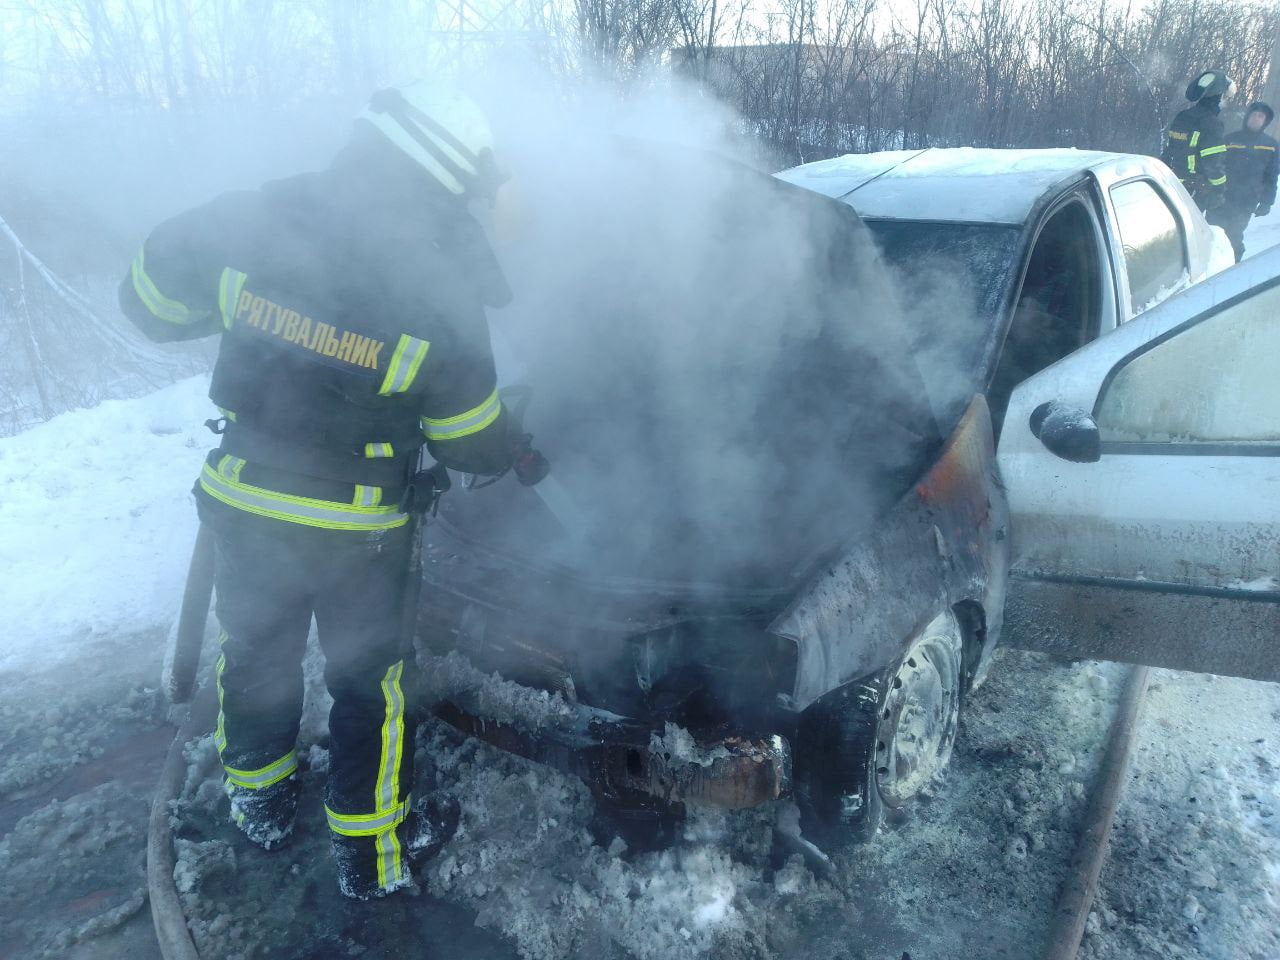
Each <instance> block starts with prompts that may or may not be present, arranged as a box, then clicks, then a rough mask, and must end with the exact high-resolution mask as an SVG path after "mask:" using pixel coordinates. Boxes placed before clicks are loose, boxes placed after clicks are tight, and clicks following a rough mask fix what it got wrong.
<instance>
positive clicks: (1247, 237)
mask: <svg viewBox="0 0 1280 960" xmlns="http://www.w3.org/2000/svg"><path fill="white" fill-rule="evenodd" d="M1277 243H1280V206H1277V207H1275V208H1274V209H1273V210H1272V211H1271V212H1270V213H1269V214H1267V215H1266V216H1265V217H1255V218H1254V219H1253V220H1251V221H1250V222H1249V227H1248V229H1247V230H1245V232H1244V255H1245V256H1246V257H1252V256H1254V255H1255V254H1258V253H1261V252H1262V251H1263V250H1266V249H1267V248H1268V247H1274V246H1275V245H1276V244H1277Z"/></svg>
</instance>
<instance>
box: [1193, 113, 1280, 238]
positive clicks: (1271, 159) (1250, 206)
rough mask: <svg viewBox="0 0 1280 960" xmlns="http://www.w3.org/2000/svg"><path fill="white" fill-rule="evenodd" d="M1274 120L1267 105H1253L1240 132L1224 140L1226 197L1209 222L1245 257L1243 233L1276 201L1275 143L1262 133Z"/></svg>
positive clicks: (1277, 168)
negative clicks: (1225, 145)
mask: <svg viewBox="0 0 1280 960" xmlns="http://www.w3.org/2000/svg"><path fill="white" fill-rule="evenodd" d="M1274 118H1275V111H1273V110H1272V109H1271V107H1269V106H1268V105H1267V104H1265V103H1261V102H1254V103H1251V104H1249V107H1248V109H1247V110H1245V112H1244V123H1243V124H1242V125H1241V127H1240V129H1239V130H1237V131H1236V132H1235V133H1233V134H1231V135H1230V136H1229V137H1227V195H1226V199H1224V200H1223V202H1222V206H1220V207H1218V208H1217V209H1216V210H1214V211H1213V212H1212V214H1211V215H1210V217H1209V222H1210V223H1214V224H1217V225H1218V226H1220V227H1222V229H1223V232H1225V233H1226V235H1227V238H1228V239H1229V240H1230V241H1231V249H1232V250H1234V251H1235V254H1236V263H1239V262H1240V260H1241V258H1243V257H1244V231H1245V228H1246V227H1248V226H1249V220H1250V219H1251V218H1253V217H1265V216H1266V215H1267V214H1268V213H1270V212H1271V205H1272V204H1273V203H1275V201H1276V175H1277V173H1280V159H1278V158H1277V156H1276V141H1275V139H1274V138H1272V137H1270V136H1268V135H1267V134H1266V133H1264V132H1263V131H1264V130H1266V128H1267V125H1268V124H1269V123H1271V121H1272V120H1273V119H1274Z"/></svg>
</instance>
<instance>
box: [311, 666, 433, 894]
mask: <svg viewBox="0 0 1280 960" xmlns="http://www.w3.org/2000/svg"><path fill="white" fill-rule="evenodd" d="M403 676H404V661H403V660H400V661H398V662H396V663H393V664H392V665H391V666H390V667H388V668H387V672H386V675H385V676H384V677H383V678H382V697H383V702H384V713H383V721H382V730H381V737H380V741H381V749H380V755H379V758H378V775H377V779H376V780H375V781H374V794H373V811H372V812H371V813H354V814H353V813H339V812H337V811H336V810H334V809H333V808H332V807H330V806H328V805H327V804H326V805H325V814H326V815H327V817H328V820H329V829H331V830H332V831H333V832H334V833H337V834H340V835H342V836H344V837H370V838H372V840H373V844H374V851H375V853H374V855H375V857H376V858H377V870H378V886H380V887H383V888H390V887H395V886H398V885H400V884H401V883H403V882H404V880H405V879H406V875H407V873H408V865H407V864H406V862H405V859H404V856H403V851H402V850H401V847H400V838H399V837H398V836H397V835H396V827H398V826H399V825H400V824H401V823H402V822H403V821H404V819H405V817H406V816H408V813H409V804H410V798H409V796H407V795H406V796H405V797H404V799H403V800H402V799H400V798H399V796H398V794H399V792H400V768H401V764H402V762H403V757H404V751H405V750H406V749H410V750H411V749H413V745H412V744H406V743H405V723H404V719H405V718H404V712H405V699H404V689H403V688H402V686H401V683H400V681H401V678H402V677H403Z"/></svg>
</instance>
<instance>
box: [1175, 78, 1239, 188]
mask: <svg viewBox="0 0 1280 960" xmlns="http://www.w3.org/2000/svg"><path fill="white" fill-rule="evenodd" d="M1235 89H1236V85H1235V84H1234V83H1232V82H1231V80H1230V78H1229V77H1228V76H1227V75H1226V73H1224V72H1223V71H1221V70H1206V71H1205V72H1204V73H1202V74H1200V76H1198V77H1196V78H1195V79H1194V80H1192V81H1191V83H1190V85H1189V86H1188V87H1187V99H1188V100H1190V101H1191V102H1192V104H1193V105H1192V106H1190V107H1187V108H1186V109H1185V110H1182V111H1180V112H1179V113H1178V115H1177V116H1176V117H1174V118H1173V122H1172V123H1170V124H1169V129H1168V131H1167V132H1166V134H1165V141H1164V150H1163V151H1162V152H1161V153H1160V159H1161V160H1163V161H1164V162H1165V163H1166V164H1168V166H1169V169H1170V170H1172V171H1173V172H1174V173H1175V174H1177V176H1178V179H1179V180H1181V181H1182V185H1183V186H1184V187H1186V188H1187V192H1188V193H1190V194H1191V196H1192V198H1193V199H1194V200H1195V202H1196V205H1197V206H1198V207H1199V208H1200V209H1201V210H1206V211H1207V210H1212V209H1213V208H1214V207H1217V206H1219V205H1220V204H1221V203H1222V201H1223V198H1224V188H1225V187H1226V184H1227V169H1226V152H1227V146H1226V143H1225V142H1224V140H1223V128H1222V121H1221V120H1219V119H1218V113H1219V111H1220V110H1221V109H1222V101H1223V100H1224V99H1227V100H1229V99H1231V96H1232V95H1233V94H1234V93H1235Z"/></svg>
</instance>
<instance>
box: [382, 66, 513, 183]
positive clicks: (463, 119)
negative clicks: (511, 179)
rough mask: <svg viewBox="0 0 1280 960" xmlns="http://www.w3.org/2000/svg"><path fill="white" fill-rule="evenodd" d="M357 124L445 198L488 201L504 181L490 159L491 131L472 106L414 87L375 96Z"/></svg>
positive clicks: (435, 89)
mask: <svg viewBox="0 0 1280 960" xmlns="http://www.w3.org/2000/svg"><path fill="white" fill-rule="evenodd" d="M358 119H360V120H365V121H368V122H369V123H371V124H372V125H373V126H374V128H376V129H377V130H378V132H379V133H381V134H382V135H383V136H384V137H386V138H387V139H388V140H390V141H391V142H392V143H393V144H394V145H395V146H396V147H398V148H399V149H400V150H401V151H403V152H404V153H405V154H406V155H408V156H409V157H410V159H412V160H413V161H414V162H415V163H417V164H418V165H419V166H421V167H422V168H423V169H424V170H426V171H427V173H429V174H431V176H433V177H434V178H435V179H436V180H438V181H439V182H440V183H441V184H443V185H444V187H445V189H447V190H448V191H449V192H450V193H454V194H457V195H459V196H465V197H467V198H468V199H474V198H480V199H489V200H492V199H493V197H494V196H495V195H496V193H497V191H498V187H499V186H501V184H502V182H503V180H505V179H506V178H505V177H504V176H503V175H502V174H501V173H500V172H499V170H498V165H497V162H496V161H495V159H494V155H493V130H492V129H491V128H490V126H489V121H488V119H487V118H486V117H485V115H484V112H483V111H482V110H481V109H480V107H479V106H478V105H477V104H476V102H475V101H474V100H472V99H471V98H470V97H468V96H465V95H464V94H461V93H458V92H457V91H455V90H451V89H448V88H447V87H442V86H439V85H436V84H431V83H426V82H423V81H418V82H415V83H410V84H406V85H405V86H403V87H399V88H396V87H390V88H387V89H385V90H377V91H375V92H374V94H373V96H372V97H370V98H369V105H368V106H367V107H366V108H365V109H364V110H363V111H361V113H360V115H359V117H358Z"/></svg>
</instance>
